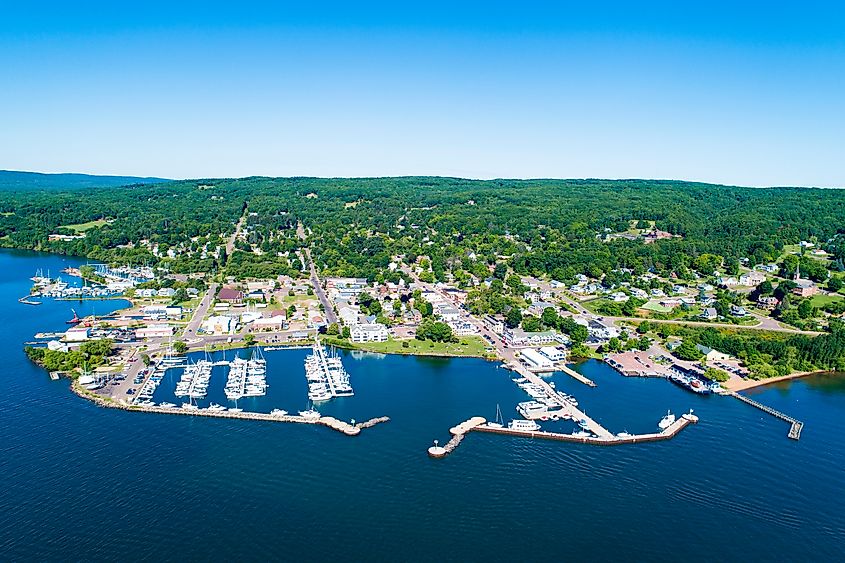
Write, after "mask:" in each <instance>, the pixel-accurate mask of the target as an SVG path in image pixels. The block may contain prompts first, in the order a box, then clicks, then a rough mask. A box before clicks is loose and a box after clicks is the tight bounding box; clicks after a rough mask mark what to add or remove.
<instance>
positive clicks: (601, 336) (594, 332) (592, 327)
mask: <svg viewBox="0 0 845 563" xmlns="http://www.w3.org/2000/svg"><path fill="white" fill-rule="evenodd" d="M587 332H588V333H589V334H590V336H591V337H593V338H595V339H597V340H610V339H611V338H615V337H617V336H619V330H618V329H617V328H616V327H612V326H609V325H606V324H603V323H600V322H599V321H596V320H590V321H589V322H588V323H587Z"/></svg>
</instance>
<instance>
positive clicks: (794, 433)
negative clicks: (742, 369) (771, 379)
mask: <svg viewBox="0 0 845 563" xmlns="http://www.w3.org/2000/svg"><path fill="white" fill-rule="evenodd" d="M731 395H732V396H734V397H736V398H737V399H739V400H740V401H742V402H743V403H748V404H749V405H751V406H752V407H757V408H758V409H760V410H761V411H763V412H765V413H768V414H770V415H772V416H774V417H775V418H779V419H781V420H783V421H786V422H788V423H789V424H790V426H789V433H788V434H787V435H786V436H787V437H788V438H791V439H792V440H800V439H801V431H802V430H803V429H804V423H803V422H801V421H800V420H796V419H794V418H792V417H791V416H789V415H786V414H783V413H782V412H780V411H778V410H775V409H773V408H772V407H769V406H767V405H764V404H763V403H758V402H757V401H755V400H754V399H751V398H750V397H746V396H745V395H741V394H739V393H736V392H731Z"/></svg>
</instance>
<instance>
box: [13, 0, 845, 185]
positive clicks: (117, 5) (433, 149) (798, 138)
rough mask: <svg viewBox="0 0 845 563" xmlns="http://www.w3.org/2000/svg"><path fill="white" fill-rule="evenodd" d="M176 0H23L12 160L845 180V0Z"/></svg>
mask: <svg viewBox="0 0 845 563" xmlns="http://www.w3.org/2000/svg"><path fill="white" fill-rule="evenodd" d="M176 3H177V2H158V1H155V0H153V1H145V2H115V1H109V2H85V1H84V0H82V1H78V2H67V1H62V2H55V3H53V2H50V1H42V2H20V1H18V2H16V4H17V6H9V5H8V4H10V3H5V4H4V6H3V9H2V13H0V168H3V169H14V170H34V171H42V172H69V171H71V172H88V173H99V174H133V175H144V176H147V175H155V176H165V177H171V178H186V177H189V178H196V177H220V176H226V177H232V176H249V175H273V176H294V175H313V176H393V175H411V174H426V175H429V174H430V175H447V176H463V177H472V178H493V177H521V178H527V177H558V178H583V177H593V178H596V177H598V178H671V179H687V180H701V181H712V182H720V183H730V184H740V185H753V186H764V185H804V186H809V185H812V186H837V187H842V186H845V7H843V3H842V2H829V3H818V2H813V1H802V2H783V3H780V2H777V1H766V2H736V1H734V2H721V1H707V2H704V1H702V2H696V1H689V2H687V1H680V2H679V1H677V0H675V1H672V2H634V1H623V2H611V1H595V2H583V1H582V2H572V3H567V2H531V1H521V2H515V1H510V2H501V3H499V2H495V1H485V2H459V1H457V0H452V1H450V2H441V1H439V0H430V1H426V2H396V1H393V2H384V3H381V2H360V3H359V2H350V1H344V2H337V3H335V2H319V1H311V2H302V1H300V2H296V3H292V4H291V5H285V3H284V2H278V3H256V2H249V1H246V0H242V1H229V2H226V3H225V4H224V3H221V4H219V5H218V4H217V3H215V2H213V1H205V2H179V3H178V4H179V7H174V6H173V5H172V4H176ZM739 4H742V7H740V6H739Z"/></svg>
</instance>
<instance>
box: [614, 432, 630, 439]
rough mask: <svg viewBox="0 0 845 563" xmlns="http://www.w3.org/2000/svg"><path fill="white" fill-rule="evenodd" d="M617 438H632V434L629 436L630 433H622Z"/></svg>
mask: <svg viewBox="0 0 845 563" xmlns="http://www.w3.org/2000/svg"><path fill="white" fill-rule="evenodd" d="M616 436H617V437H618V438H630V437H631V434H629V433H628V432H620V433H619V434H617V435H616Z"/></svg>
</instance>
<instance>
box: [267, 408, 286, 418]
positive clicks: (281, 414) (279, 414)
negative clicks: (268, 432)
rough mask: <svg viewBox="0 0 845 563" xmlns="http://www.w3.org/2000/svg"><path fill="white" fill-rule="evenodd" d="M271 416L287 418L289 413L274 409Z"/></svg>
mask: <svg viewBox="0 0 845 563" xmlns="http://www.w3.org/2000/svg"><path fill="white" fill-rule="evenodd" d="M270 414H271V415H272V416H287V414H288V411H285V410H282V409H273V410H271V411H270Z"/></svg>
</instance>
